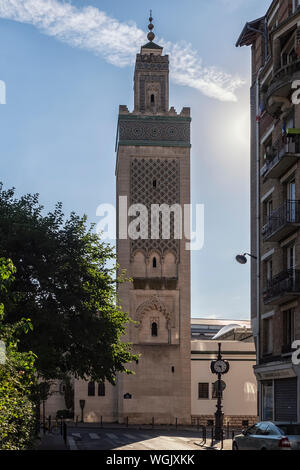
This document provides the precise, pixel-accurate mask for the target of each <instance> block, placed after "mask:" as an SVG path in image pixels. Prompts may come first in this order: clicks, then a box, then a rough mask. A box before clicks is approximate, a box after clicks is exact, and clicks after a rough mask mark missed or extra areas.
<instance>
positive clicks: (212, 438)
mask: <svg viewBox="0 0 300 470" xmlns="http://www.w3.org/2000/svg"><path fill="white" fill-rule="evenodd" d="M213 445H214V426H212V428H211V443H210V447H213Z"/></svg>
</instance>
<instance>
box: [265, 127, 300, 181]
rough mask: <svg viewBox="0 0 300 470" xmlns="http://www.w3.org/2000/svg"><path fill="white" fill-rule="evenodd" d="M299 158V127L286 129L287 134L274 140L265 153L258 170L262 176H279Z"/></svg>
mask: <svg viewBox="0 0 300 470" xmlns="http://www.w3.org/2000/svg"><path fill="white" fill-rule="evenodd" d="M299 158H300V129H288V130H287V135H286V136H285V137H284V138H282V137H280V139H278V140H277V142H275V144H274V145H272V147H271V148H270V150H269V152H268V153H267V161H266V163H265V164H264V166H263V167H262V169H261V171H260V175H261V176H262V177H263V178H280V176H282V175H283V174H284V173H285V172H286V171H287V170H288V169H289V168H290V167H291V166H292V165H294V164H295V163H296V162H297V161H298V160H299Z"/></svg>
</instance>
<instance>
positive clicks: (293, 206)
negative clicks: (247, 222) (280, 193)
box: [262, 200, 300, 242]
mask: <svg viewBox="0 0 300 470" xmlns="http://www.w3.org/2000/svg"><path fill="white" fill-rule="evenodd" d="M299 226H300V201H292V200H288V201H285V202H284V203H283V204H282V205H281V206H279V207H278V208H277V209H276V210H275V211H273V212H272V213H271V215H269V217H268V221H267V223H266V225H264V227H263V229H262V235H263V238H264V241H269V242H278V241H280V240H282V239H283V238H285V237H287V236H289V235H290V234H292V233H293V232H294V231H295V230H297V228H298V227H299Z"/></svg>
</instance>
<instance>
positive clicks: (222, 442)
mask: <svg viewBox="0 0 300 470" xmlns="http://www.w3.org/2000/svg"><path fill="white" fill-rule="evenodd" d="M223 448H224V430H223V429H222V432H221V450H223Z"/></svg>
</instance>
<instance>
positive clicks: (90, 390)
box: [88, 382, 95, 397]
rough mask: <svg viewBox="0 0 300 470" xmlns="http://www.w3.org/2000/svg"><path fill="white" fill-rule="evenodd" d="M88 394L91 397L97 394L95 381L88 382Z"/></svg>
mask: <svg viewBox="0 0 300 470" xmlns="http://www.w3.org/2000/svg"><path fill="white" fill-rule="evenodd" d="M88 396H89V397H94V396H95V382H89V383H88Z"/></svg>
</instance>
